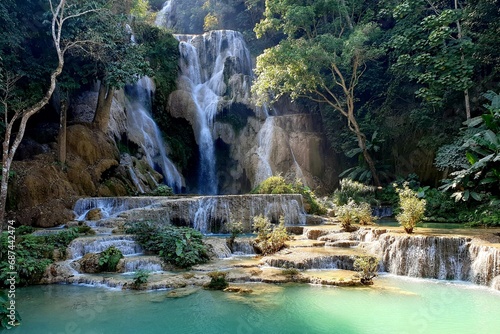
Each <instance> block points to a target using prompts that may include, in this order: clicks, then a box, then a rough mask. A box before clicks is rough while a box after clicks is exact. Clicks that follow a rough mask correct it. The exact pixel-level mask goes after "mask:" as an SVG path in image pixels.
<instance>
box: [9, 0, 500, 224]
mask: <svg viewBox="0 0 500 334" xmlns="http://www.w3.org/2000/svg"><path fill="white" fill-rule="evenodd" d="M163 5H164V3H163V1H156V0H155V1H153V0H151V1H147V0H128V1H114V0H98V1H85V2H80V1H71V0H66V1H62V0H61V1H54V0H52V1H50V0H47V1H38V0H37V1H35V0H23V1H14V0H4V1H2V3H1V4H0V25H1V26H2V30H0V64H1V66H0V101H1V104H0V112H1V113H2V121H1V122H0V126H1V128H0V131H1V135H2V138H3V150H2V155H3V173H2V181H3V182H2V189H1V190H2V196H1V198H0V199H1V202H0V211H1V212H2V215H3V212H4V211H5V208H6V207H7V209H11V210H12V209H15V208H16V203H9V202H8V201H7V192H8V190H7V181H6V180H7V179H9V177H11V178H13V179H15V173H16V172H18V173H19V171H16V170H15V169H12V170H11V164H12V162H13V161H14V160H16V159H18V158H19V157H18V156H15V153H16V150H17V148H18V147H19V146H20V145H21V143H22V139H23V136H24V133H25V128H24V127H26V133H27V134H29V137H30V138H31V139H34V140H39V141H41V142H43V140H44V139H43V138H40V137H43V136H44V134H46V133H48V131H40V128H39V127H37V126H38V125H40V124H42V123H43V121H46V120H47V119H50V120H51V121H52V122H53V123H55V124H60V125H61V126H60V127H57V128H56V129H52V130H53V131H52V132H54V133H56V134H55V135H54V136H55V137H57V138H64V137H62V136H65V135H66V134H65V133H64V130H62V129H65V122H66V120H65V117H66V116H65V115H66V109H67V106H68V104H70V103H71V99H72V98H74V97H75V96H77V95H78V94H79V93H80V92H82V91H85V90H86V89H89V88H90V87H94V86H95V84H96V82H98V83H99V96H98V103H97V106H96V109H95V116H94V119H93V120H92V123H93V124H94V127H95V128H97V129H100V130H105V129H106V128H107V126H108V123H109V118H110V115H109V114H110V108H111V102H112V101H111V100H112V97H113V92H115V91H117V90H120V89H122V88H124V87H125V85H126V84H130V83H133V82H134V81H135V80H137V77H138V76H143V75H148V76H151V77H153V78H154V80H155V83H156V85H157V87H159V88H160V89H158V90H157V91H158V92H161V93H160V94H156V96H155V104H156V105H162V104H166V103H167V101H166V100H167V99H168V94H169V92H170V91H172V90H173V89H175V82H176V75H177V70H178V68H177V61H178V57H179V54H178V50H177V43H178V42H177V41H176V40H175V38H174V37H173V36H172V34H173V33H192V34H194V33H196V34H198V33H203V32H204V31H209V30H217V29H233V30H238V31H240V32H241V33H242V34H243V36H244V37H245V39H246V41H247V43H248V45H249V47H250V50H251V53H252V56H253V57H254V59H255V76H254V82H253V88H252V93H253V98H254V100H255V101H256V103H258V104H272V103H273V102H274V101H278V100H280V99H281V98H290V99H292V100H293V101H294V102H295V103H296V104H298V105H300V106H301V108H302V109H303V110H308V112H310V113H312V114H315V115H318V116H319V117H320V119H321V122H322V128H323V129H324V132H325V135H326V136H327V138H328V140H329V145H330V146H331V147H332V148H333V149H334V150H335V152H337V153H338V154H339V155H342V156H343V159H344V160H345V163H344V165H345V166H346V169H345V170H344V171H343V172H342V173H341V174H340V177H341V178H350V179H353V180H356V181H359V182H361V183H365V184H370V185H375V186H377V187H381V188H384V189H388V188H390V187H391V185H392V184H393V183H394V182H399V183H401V182H403V181H402V180H405V179H406V180H407V181H409V182H410V184H412V186H413V187H414V188H415V189H420V190H421V191H422V192H423V196H426V199H427V202H428V203H429V205H433V208H429V210H434V212H432V213H431V214H429V215H434V216H439V217H449V216H454V217H458V216H460V217H461V218H460V220H461V221H474V222H479V223H484V224H491V223H494V222H495V221H497V219H496V218H497V217H500V198H498V196H499V195H500V193H499V192H500V188H499V186H500V162H499V161H500V155H499V150H500V118H499V117H500V95H498V94H499V93H500V86H499V79H500V76H499V70H500V61H499V55H500V53H499V52H498V50H497V48H498V45H500V3H499V2H498V0H470V1H459V0H447V1H431V0H379V1H359V0H319V1H318V0H315V1H313V0H265V1H264V0H225V1H224V0H222V1H216V0H185V1H176V4H175V5H176V10H175V15H173V16H172V18H171V21H170V22H169V26H168V28H158V27H156V26H155V25H154V22H155V18H156V15H157V12H158V11H159V10H161V9H162V7H163ZM132 31H133V32H134V41H133V42H131V32H132ZM155 110H159V114H158V113H157V114H156V115H155V118H156V119H157V120H158V123H159V124H160V125H161V126H162V128H163V131H164V132H165V134H164V136H165V137H168V136H169V129H171V128H172V125H171V124H170V125H169V124H168V123H169V121H171V120H170V119H169V118H168V117H164V115H161V110H162V108H158V107H157V108H155ZM32 116H33V117H32ZM28 119H29V121H28ZM63 125H64V126H63ZM186 140H189V138H187V139H186ZM171 144H172V143H171ZM179 146H180V149H179V151H182V152H187V150H183V149H182V147H183V144H182V143H180V144H179ZM61 147H63V145H59V146H57V148H58V150H59V152H58V163H60V164H62V165H63V166H64V164H65V163H66V162H65V159H66V157H65V152H64V149H63V148H61ZM188 158H189V157H185V156H183V155H182V154H179V159H178V161H181V160H182V159H184V160H186V159H188ZM186 161H187V160H186ZM70 168H71V166H70ZM9 172H10V175H9ZM393 193H394V192H393ZM384 194H385V195H387V196H386V197H387V198H383V200H384V201H390V198H389V197H390V194H389V192H386V193H384ZM384 194H382V195H380V196H382V197H383V196H384ZM10 197H11V198H14V197H15V196H14V195H11V196H10Z"/></svg>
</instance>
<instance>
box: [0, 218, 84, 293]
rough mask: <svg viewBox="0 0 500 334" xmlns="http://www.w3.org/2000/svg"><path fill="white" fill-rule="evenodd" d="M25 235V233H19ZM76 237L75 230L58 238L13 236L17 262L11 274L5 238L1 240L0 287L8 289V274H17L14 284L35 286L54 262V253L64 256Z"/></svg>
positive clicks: (54, 236)
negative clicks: (57, 252) (55, 251)
mask: <svg viewBox="0 0 500 334" xmlns="http://www.w3.org/2000/svg"><path fill="white" fill-rule="evenodd" d="M22 233H24V232H22ZM76 237H78V232H77V230H76V229H75V228H71V229H69V230H65V231H62V232H59V233H57V234H49V235H40V236H35V235H32V234H24V235H17V236H16V244H15V245H16V249H15V252H16V261H15V264H14V266H15V268H14V270H12V269H11V268H10V264H9V253H8V251H9V243H8V234H7V232H4V233H3V234H2V235H1V236H0V245H1V247H0V287H5V286H7V282H6V281H5V280H6V279H7V278H9V277H10V275H8V274H7V273H8V272H16V273H17V277H16V284H18V285H21V286H22V285H29V284H36V283H38V282H39V281H40V279H41V278H42V276H43V274H44V272H45V269H46V268H47V266H48V265H50V264H51V263H52V262H54V250H55V249H58V250H59V252H60V253H61V254H62V255H64V254H65V253H66V247H67V246H68V244H69V243H70V242H71V241H72V240H73V239H75V238H76Z"/></svg>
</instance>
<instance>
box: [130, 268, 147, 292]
mask: <svg viewBox="0 0 500 334" xmlns="http://www.w3.org/2000/svg"><path fill="white" fill-rule="evenodd" d="M148 279H149V271H147V270H142V269H141V270H138V271H136V272H135V274H134V282H133V283H132V285H133V287H134V289H139V288H140V287H141V286H142V285H143V284H146V283H147V282H148Z"/></svg>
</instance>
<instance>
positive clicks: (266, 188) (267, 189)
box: [252, 175, 294, 194]
mask: <svg viewBox="0 0 500 334" xmlns="http://www.w3.org/2000/svg"><path fill="white" fill-rule="evenodd" d="M252 192H253V193H256V194H293V193H294V191H293V188H292V185H290V184H288V183H286V181H285V179H284V178H283V177H282V176H281V175H277V176H271V177H268V178H267V179H265V180H264V181H262V183H261V184H259V185H258V186H257V188H255V189H254V190H253V191H252Z"/></svg>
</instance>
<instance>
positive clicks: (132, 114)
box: [126, 77, 183, 192]
mask: <svg viewBox="0 0 500 334" xmlns="http://www.w3.org/2000/svg"><path fill="white" fill-rule="evenodd" d="M153 90H154V89H153V83H152V80H151V79H150V78H147V77H143V78H141V79H140V80H139V81H138V82H137V83H136V84H135V85H134V86H133V87H132V89H129V90H128V93H129V96H130V97H129V100H128V103H127V106H126V108H127V129H128V138H129V139H130V140H131V141H133V142H135V143H138V144H139V145H140V146H141V148H142V150H143V151H144V154H145V155H146V158H147V160H148V163H149V164H150V165H151V166H152V167H154V166H157V167H158V168H159V169H161V171H162V174H163V177H164V183H165V184H167V185H168V186H170V187H172V189H174V191H176V192H179V191H180V190H181V189H182V185H183V181H182V176H181V174H180V173H179V171H178V170H177V168H176V167H175V165H174V164H173V163H172V161H170V159H169V158H168V157H167V152H166V150H165V144H164V142H163V140H162V138H161V133H160V129H159V128H158V126H157V125H156V123H155V121H154V120H153V118H152V117H151V114H150V112H149V110H151V94H152V93H153Z"/></svg>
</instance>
